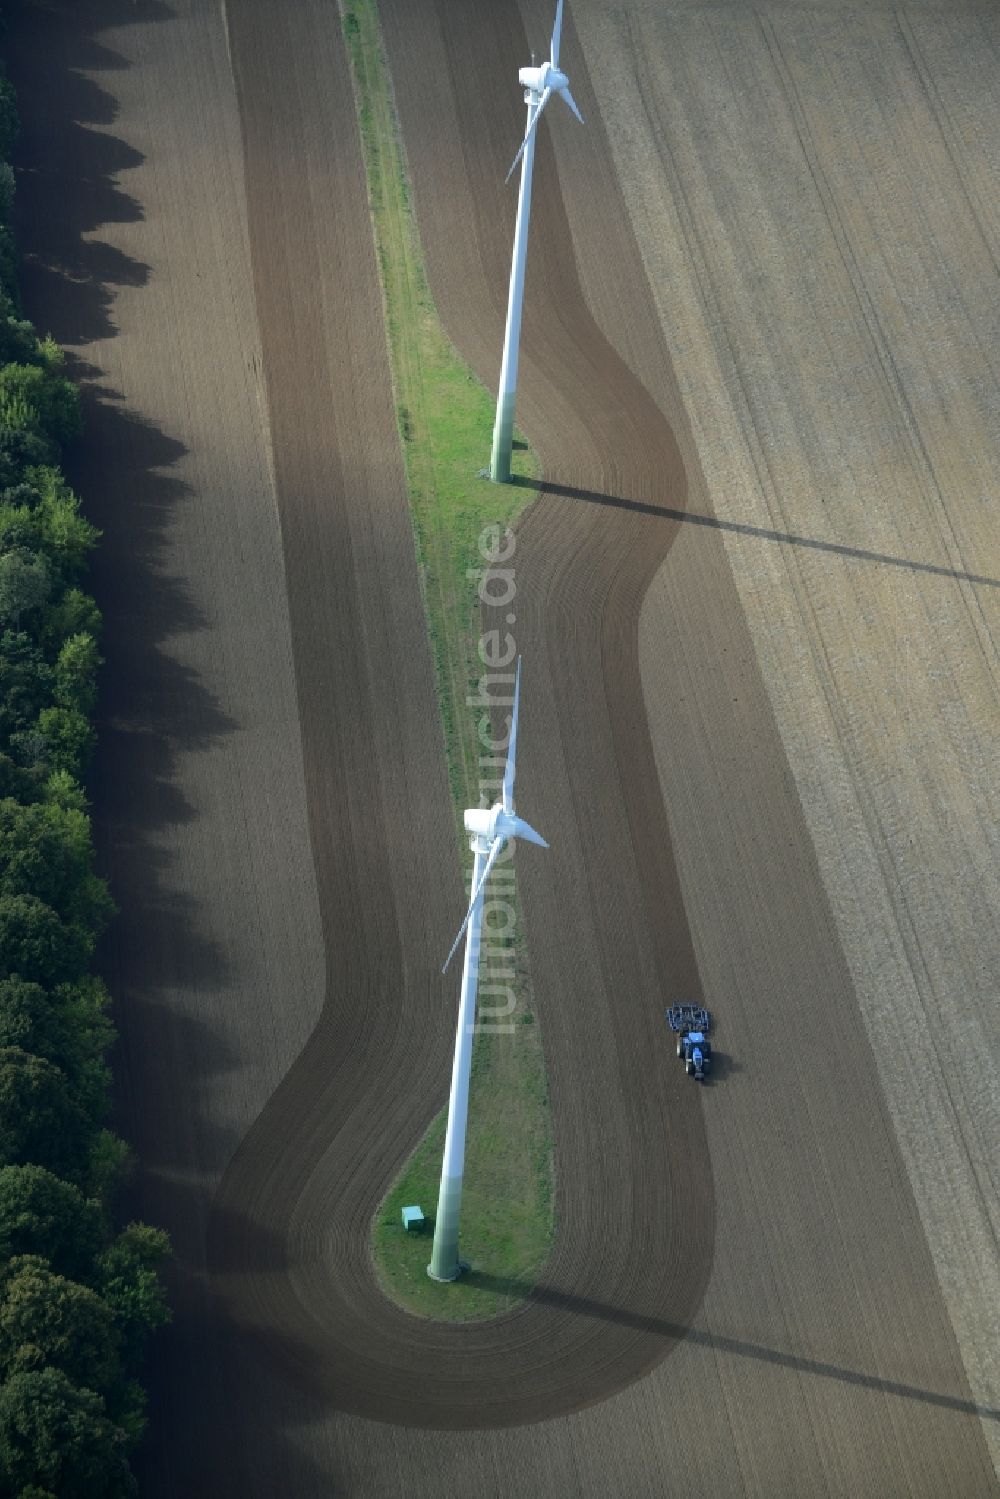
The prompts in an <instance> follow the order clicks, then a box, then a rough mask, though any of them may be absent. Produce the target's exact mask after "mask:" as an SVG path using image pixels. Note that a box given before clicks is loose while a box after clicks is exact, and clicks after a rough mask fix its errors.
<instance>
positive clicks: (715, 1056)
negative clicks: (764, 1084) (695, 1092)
mask: <svg viewBox="0 0 1000 1499" xmlns="http://www.w3.org/2000/svg"><path fill="white" fill-rule="evenodd" d="M744 1070H745V1069H744V1066H743V1063H742V1062H738V1061H737V1060H736V1058H735V1057H734V1056H732V1055H730V1053H729V1052H727V1051H718V1050H716V1048H715V1046H714V1045H713V1047H712V1067H711V1070H710V1071H709V1073H708V1075H707V1076H706V1078H705V1082H704V1083H703V1084H702V1086H703V1087H708V1088H711V1087H712V1086H713V1084H717V1083H726V1082H727V1081H728V1080H729V1078H731V1077H733V1076H735V1074H736V1073H737V1072H743V1071H744Z"/></svg>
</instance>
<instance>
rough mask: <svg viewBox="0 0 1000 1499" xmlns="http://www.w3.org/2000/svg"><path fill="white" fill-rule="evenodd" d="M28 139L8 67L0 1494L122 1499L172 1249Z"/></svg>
mask: <svg viewBox="0 0 1000 1499" xmlns="http://www.w3.org/2000/svg"><path fill="white" fill-rule="evenodd" d="M16 133H17V113H16V108H15V97H14V92H13V89H12V87H11V84H10V82H9V80H8V79H7V78H6V76H4V74H3V72H2V65H0V1495H3V1496H6V1495H10V1496H12V1499H13V1496H17V1499H118V1496H120V1495H130V1494H134V1493H135V1492H136V1487H135V1480H134V1477H133V1475H132V1472H131V1469H130V1467H129V1454H130V1452H131V1451H132V1449H133V1448H134V1446H135V1444H136V1442H137V1441H138V1440H139V1438H140V1436H141V1435H142V1432H143V1429H144V1425H145V1415H144V1409H145V1395H144V1391H143V1389H142V1387H141V1385H140V1383H139V1380H138V1377H137V1376H138V1373H139V1370H140V1367H141V1362H142V1357H143V1348H144V1345H145V1342H146V1339H147V1336H148V1334H149V1333H150V1331H151V1330H152V1329H153V1328H156V1327H157V1326H159V1325H160V1324H162V1323H164V1322H165V1321H167V1320H168V1317H169V1312H168V1309H167V1305H166V1300H165V1296H164V1292H163V1287H162V1284H161V1280H160V1275H159V1268H160V1266H161V1264H162V1262H163V1260H164V1259H165V1257H166V1254H167V1251H168V1245H167V1239H166V1236H165V1234H163V1233H162V1231H160V1230H159V1229H156V1228H151V1227H149V1226H148V1225H146V1224H143V1223H129V1224H128V1225H127V1226H126V1227H124V1228H120V1227H118V1226H116V1223H115V1216H114V1210H115V1200H116V1195H117V1192H118V1189H119V1187H120V1185H121V1184H122V1181H123V1178H124V1177H125V1175H126V1173H127V1171H128V1167H129V1151H128V1148H127V1146H126V1145H125V1144H124V1142H123V1141H122V1140H120V1139H119V1138H118V1137H117V1136H116V1135H114V1134H113V1133H112V1132H111V1131H110V1130H109V1129H108V1128H107V1127H106V1125H105V1123H104V1121H105V1119H106V1117H107V1114H108V1110H109V1104H110V1083H111V1077H110V1070H109V1067H108V1061H107V1058H108V1051H109V1048H110V1046H111V1044H112V1042H113V1040H114V1031H113V1027H112V1023H111V1020H110V1017H109V998H108V993H107V990H106V989H105V987H104V984H103V983H102V982H101V980H100V979H99V978H97V977H96V976H95V975H94V974H93V973H92V972H91V971H90V968H91V963H92V959H93V954H94V948H95V944H96V942H97V939H98V938H99V936H100V935H101V933H102V931H103V930H104V929H105V927H106V926H107V924H108V922H109V921H110V920H111V919H112V917H113V916H114V914H115V913H114V905H113V903H112V900H111V898H110V896H109V894H108V890H107V887H106V885H105V883H104V881H103V880H102V879H100V878H99V877H98V876H97V874H95V872H94V850H93V843H92V839H91V830H90V819H89V816H88V804H87V798H86V793H85V791H84V784H85V776H86V773H87V768H88V765H89V763H90V760H91V757H92V755H93V752H94V737H95V736H94V729H93V726H92V722H91V714H92V710H93V707H94V701H95V693H96V681H97V673H98V670H99V668H100V665H101V657H100V650H99V644H98V642H99V639H100V630H101V617H100V614H99V612H98V609H97V606H96V604H95V603H94V600H93V599H92V598H91V596H90V595H89V594H88V593H87V592H86V590H85V588H84V587H83V579H84V575H85V571H86V566H87V559H88V555H89V553H90V552H91V550H92V549H93V547H94V545H95V544H96V542H97V540H98V534H99V533H98V532H97V531H96V529H95V528H94V527H93V526H92V525H91V524H90V523H89V522H88V521H87V520H86V518H85V517H84V516H83V515H82V514H81V511H80V505H79V501H78V499H77V497H76V495H75V494H74V493H73V491H72V490H71V488H70V487H69V485H68V484H67V482H66V480H65V478H64V477H63V474H62V472H61V471H60V467H59V458H60V453H61V450H62V447H63V445H64V444H66V443H68V442H71V441H72V440H73V439H74V438H75V437H77V436H78V434H79V432H80V402H79V394H78V391H77V389H76V387H75V386H74V385H73V384H72V383H71V382H70V381H69V380H67V379H66V377H65V375H64V373H63V356H62V354H61V352H60V350H59V349H58V348H57V347H56V345H55V344H54V343H53V342H52V341H51V339H40V338H39V337H38V336H37V334H36V332H35V329H34V328H33V327H32V325H31V323H30V322H29V321H28V320H27V319H26V318H24V316H23V315H22V309H21V305H20V300H19V296H18V290H17V281H16V275H15V268H16V256H15V248H14V242H13V237H12V233H11V207H12V203H13V196H14V174H13V172H12V170H11V168H10V166H9V164H8V162H9V157H10V152H11V148H12V146H13V144H14V141H15V138H16Z"/></svg>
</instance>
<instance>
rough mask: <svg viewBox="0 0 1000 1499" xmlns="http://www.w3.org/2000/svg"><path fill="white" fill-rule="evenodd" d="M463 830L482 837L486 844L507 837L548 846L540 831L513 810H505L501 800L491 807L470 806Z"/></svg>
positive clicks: (502, 840)
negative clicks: (536, 830) (524, 839)
mask: <svg viewBox="0 0 1000 1499" xmlns="http://www.w3.org/2000/svg"><path fill="white" fill-rule="evenodd" d="M465 831H466V832H467V833H471V834H472V836H473V837H474V838H483V839H485V841H486V842H487V844H493V843H496V842H498V841H499V842H506V841H507V839H508V838H526V839H527V840H528V842H529V843H537V844H540V845H541V847H542V848H548V846H549V845H548V844H547V843H546V841H545V839H544V838H543V837H542V835H541V833H536V832H535V830H534V828H533V827H531V826H530V824H529V823H526V822H525V821H524V819H523V818H522V817H517V816H516V815H515V814H514V812H513V811H510V812H505V811H504V808H503V804H502V803H501V802H497V803H495V805H494V806H492V807H488V808H487V807H470V808H469V809H468V811H467V812H466V814H465Z"/></svg>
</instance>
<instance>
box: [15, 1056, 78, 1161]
mask: <svg viewBox="0 0 1000 1499" xmlns="http://www.w3.org/2000/svg"><path fill="white" fill-rule="evenodd" d="M89 1133H90V1131H89V1129H88V1127H87V1119H86V1116H85V1115H84V1113H83V1111H82V1109H81V1108H80V1106H79V1104H78V1103H77V1102H76V1101H75V1099H74V1098H73V1094H72V1090H71V1089H70V1086H69V1081H68V1079H67V1077H66V1074H65V1073H64V1072H63V1071H62V1069H61V1068H59V1067H56V1066H55V1065H54V1064H53V1063H52V1062H47V1061H45V1059H44V1057H34V1056H32V1055H31V1053H30V1052H28V1051H22V1050H21V1048H20V1047H19V1046H4V1047H2V1048H0V1165H3V1166H27V1165H39V1166H48V1167H49V1169H50V1170H51V1171H55V1172H56V1173H57V1174H58V1175H60V1176H65V1177H68V1178H69V1180H70V1181H73V1180H75V1179H77V1178H79V1177H80V1175H81V1173H82V1172H83V1170H84V1168H85V1160H84V1157H85V1153H86V1147H87V1142H88V1137H89Z"/></svg>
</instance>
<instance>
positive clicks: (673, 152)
mask: <svg viewBox="0 0 1000 1499" xmlns="http://www.w3.org/2000/svg"><path fill="white" fill-rule="evenodd" d="M577 17H578V20H577V24H578V29H579V32H580V35H581V38H582V41H583V46H584V52H585V55H586V56H587V59H588V64H589V69H590V74H591V77H592V78H593V79H594V80H595V83H596V85H597V91H598V97H599V100H600V105H601V110H602V114H603V116H604V118H605V121H606V123H607V128H608V135H609V140H610V141H611V142H612V144H613V149H614V153H615V160H616V163H617V165H618V167H619V174H620V180H621V182H622V188H623V192H624V194H625V197H626V200H627V202H628V204H629V209H630V213H631V216H632V222H633V224H634V226H635V229H636V235H637V240H638V242H639V244H640V247H641V249H642V253H643V258H644V263H645V265H646V268H647V271H648V274H649V280H650V285H651V287H652V288H653V292H654V296H655V297H656V301H657V308H658V311H659V314H660V319H661V324H662V327H663V329H664V334H665V337H666V340H667V343H668V346H669V348H670V351H671V355H672V357H673V360H674V365H675V369H676V371H677V375H678V380H679V383H680V385H681V388H682V390H683V393H684V398H685V406H686V409H687V412H688V415H689V419H690V422H691V438H690V441H691V445H692V446H691V451H692V453H695V454H696V455H697V459H698V461H699V462H700V464H701V467H702V471H703V473H704V475H705V482H706V489H707V492H708V494H709V496H710V498H711V505H712V508H713V510H714V513H715V515H716V517H717V518H718V520H719V521H720V522H721V523H722V527H723V530H722V534H723V539H724V542H725V547H726V553H727V557H728V560H729V562H730V565H731V567H732V569H733V573H734V576H735V578H736V580H737V585H738V587H739V591H740V597H741V601H742V603H743V605H744V608H745V610H746V616H747V621H748V624H749V627H750V634H751V638H752V641H753V647H754V651H755V654H756V657H757V660H758V662H759V664H760V669H761V672H762V675H763V678H764V682H765V685H766V689H767V694H768V697H769V699H770V701H771V703H772V705H773V709H774V713H775V719H776V722H777V725H778V727H779V730H780V735H781V741H782V745H783V748H784V751H785V754H786V755H787V757H788V763H789V767H790V769H791V771H792V775H793V777H794V783H795V792H796V794H797V796H798V798H799V801H800V803H801V806H802V810H803V814H804V816H805V818H806V821H807V824H808V827H809V833H810V837H811V839H812V842H813V845H814V847H815V849H816V855H817V861H818V866H819V873H820V876H821V879H822V882H823V886H824V888H825V890H826V891H827V893H828V896H829V899H830V905H831V910H832V912H833V915H834V919H835V921H836V926H837V932H838V937H839V939H840V941H841V943H842V946H843V950H844V953H845V956H846V958H847V960H848V963H849V965H850V970H851V977H852V981H853V984H854V988H855V992H856V994H857V998H858V1001H859V1007H860V1012H861V1018H862V1020H863V1022H864V1027H865V1032H866V1033H867V1037H868V1040H869V1041H870V1043H871V1052H870V1053H869V1052H867V1050H866V1049H864V1048H863V1047H859V1050H858V1065H859V1066H870V1065H874V1067H875V1068H876V1069H877V1071H878V1075H879V1078H880V1081H881V1086H882V1090H883V1093H884V1097H885V1101H886V1105H887V1107H888V1110H889V1113H890V1116H891V1119H892V1124H893V1128H894V1131H895V1134H896V1137H897V1139H898V1141H899V1145H900V1150H901V1153H902V1156H903V1159H904V1160H905V1163H906V1168H907V1172H908V1175H909V1178H910V1182H911V1184H912V1190H913V1195H914V1201H915V1203H916V1205H917V1208H918V1211H919V1214H920V1220H921V1224H922V1227H923V1230H924V1233H925V1235H926V1238H927V1243H928V1245H929V1247H930V1250H931V1254H932V1257H933V1260H934V1266H935V1271H936V1275H937V1279H938V1282H939V1284H940V1286H941V1290H942V1294H943V1296H944V1299H945V1302H946V1305H947V1307H948V1312H949V1316H950V1318H951V1321H952V1324H953V1326H954V1328H955V1332H956V1336H957V1337H958V1340H959V1346H960V1348H961V1350H962V1355H963V1359H964V1361H965V1364H966V1368H967V1371H968V1374H969V1379H970V1384H971V1387H972V1389H973V1391H974V1393H975V1396H976V1399H977V1400H978V1401H979V1402H980V1403H981V1404H982V1405H983V1406H984V1407H990V1408H992V1407H995V1406H996V1405H997V1399H998V1393H1000V1365H998V1361H997V1350H998V1348H1000V1327H998V1321H997V1307H998V1306H1000V1259H998V1255H997V1230H998V1213H1000V1191H998V1185H1000V1184H998V1181H997V1174H996V1166H997V1160H998V1158H1000V1156H998V1145H1000V1089H998V1083H997V1077H998V1068H997V1063H998V1060H1000V1033H998V1018H997V1017H998V1007H997V1000H998V985H1000V945H998V941H997V931H998V927H997V923H996V920H995V912H996V910H997V908H998V903H1000V859H998V854H1000V839H998V827H1000V820H998V811H1000V807H998V799H997V780H996V771H997V764H998V760H1000V754H998V752H1000V713H998V675H997V664H998V663H997V624H998V620H1000V546H998V544H997V521H996V516H997V510H996V504H997V496H998V495H1000V442H998V433H1000V354H998V350H1000V286H998V275H997V261H998V255H1000V219H998V213H1000V127H998V124H997V121H998V119H1000V108H998V106H1000V66H998V64H1000V27H998V25H997V18H996V13H995V12H993V13H992V14H991V13H990V12H989V11H987V10H986V9H985V8H983V7H975V8H973V7H963V6H956V7H950V8H949V9H948V10H947V12H944V11H941V10H931V9H927V8H924V7H920V6H915V7H902V8H900V9H898V10H889V9H887V8H881V7H869V8H865V9H861V8H857V9H853V10H850V11H845V10H843V9H842V8H839V7H838V8H834V7H829V8H827V7H822V6H808V7H807V6H801V7H796V6H787V5H783V6H773V7H769V6H765V7H762V8H758V9H757V10H756V11H754V12H753V13H750V12H747V11H744V10H742V9H741V8H740V7H728V6H722V7H717V6H711V7H709V6H704V7H702V6H690V7H684V8H680V9H674V8H671V9H670V10H669V11H667V10H665V9H664V8H663V7H660V6H652V5H641V4H637V5H634V6H633V5H630V6H629V7H628V8H627V9H625V8H622V7H618V8H617V9H616V8H615V7H611V8H610V9H609V8H607V7H603V6H596V5H588V4H586V3H584V4H582V5H580V6H578V7H577ZM681 565H682V558H681V554H680V550H679V549H678V551H677V552H676V553H675V554H673V555H672V558H671V564H670V566H668V567H665V568H664V569H663V570H662V571H661V573H660V574H659V575H658V577H657V580H656V582H655V584H654V586H653V588H652V589H651V590H650V594H649V596H648V598H647V600H646V603H645V606H644V610H643V617H642V651H643V669H644V683H645V686H646V694H647V704H648V707H649V711H650V715H651V720H652V722H653V723H654V724H655V725H656V727H655V729H654V737H655V741H656V745H657V752H658V759H659V764H660V769H661V775H662V778H663V783H664V794H665V798H666V802H667V805H668V808H670V809H671V811H672V813H673V816H672V819H671V821H672V826H673V827H674V830H675V835H676V836H678V841H679V844H680V846H681V847H682V848H684V847H690V848H691V849H692V850H694V849H695V848H696V846H697V845H696V840H697V839H698V837H699V830H700V831H701V832H703V829H701V828H700V821H699V819H700V814H701V811H702V809H701V808H699V807H698V805H697V803H696V801H695V799H694V793H693V790H692V787H693V786H694V785H695V784H696V780H697V777H698V776H699V774H700V768H699V766H698V765H697V764H685V763H683V760H682V759H681V757H679V756H678V753H677V750H678V736H677V735H676V733H675V731H674V726H673V716H674V709H673V704H672V696H671V693H670V692H669V691H668V690H667V689H668V685H669V684H671V683H672V681H673V679H672V676H671V665H670V664H669V663H668V661H667V657H669V656H673V654H674V651H673V643H674V642H673V637H672V636H670V635H669V634H668V633H667V631H666V630H665V629H664V625H665V623H666V622H667V618H668V615H669V602H668V600H669V595H670V593H671V590H672V588H673V587H674V584H675V578H674V576H673V575H672V572H671V567H680V566H681ZM706 664H707V663H706ZM682 821H686V822H687V823H688V835H687V837H685V836H684V835H683V834H682V833H680V832H679V830H678V824H679V823H680V822H682ZM774 853H775V851H773V850H772V851H771V854H772V858H773V856H774ZM682 862H683V858H682ZM697 865H698V859H697V857H696V855H695V854H694V853H693V852H692V854H691V856H690V862H689V864H688V874H689V877H690V882H688V880H687V879H686V880H685V882H684V883H685V898H686V900H688V902H689V905H688V908H689V910H691V909H692V906H693V905H694V904H695V903H697V905H698V907H699V909H700V914H699V916H698V917H697V918H696V925H698V926H699V927H700V928H701V930H702V932H703V934H704V949H701V948H700V951H699V956H700V957H701V956H702V951H704V955H705V957H706V959H707V957H708V952H709V950H710V949H711V947H712V941H711V937H710V931H711V929H713V928H714V927H716V926H717V924H718V919H719V917H718V908H717V899H718V895H717V893H715V892H713V894H714V896H715V899H714V900H713V898H712V897H710V896H709V895H708V893H707V892H705V891H704V890H703V889H702V890H701V891H699V885H700V883H701V882H700V880H699V876H698V872H697ZM772 867H773V866H772ZM758 877H759V878H765V879H766V878H767V872H766V869H764V868H761V869H760V870H759V871H758ZM716 972H717V974H718V980H717V982H718V986H719V992H720V995H722V996H724V995H725V992H726V981H727V975H726V971H725V968H724V966H723V965H722V964H721V963H720V964H719V965H718V967H717V969H716ZM703 977H706V981H707V975H705V970H704V969H703ZM709 987H710V988H711V987H712V986H711V985H709ZM723 1004H724V1000H723ZM757 1024H758V1026H759V1027H760V1028H761V1030H762V1032H763V1038H764V1040H765V1043H766V1041H767V1031H768V1024H769V1017H768V1015H767V1013H765V1014H763V1015H762V1016H760V1017H759V1018H758V1021H757ZM859 1039H860V1038H859ZM779 1044H780V1043H779ZM775 1066H776V1070H777V1073H778V1076H779V1077H780V1076H781V1074H783V1073H784V1072H785V1070H786V1069H787V1068H791V1069H794V1068H795V1066H796V1062H795V1058H794V1057H792V1056H789V1057H785V1058H783V1059H782V1060H781V1061H776V1063H775ZM848 1106H849V1105H848V1101H847V1100H845V1108H847V1107H848ZM865 1167H866V1163H865V1161H864V1159H863V1158H862V1159H860V1160H859V1162H858V1168H859V1170H861V1171H864V1170H865ZM710 1302H711V1293H710V1296H709V1303H710ZM984 1430H985V1431H986V1433H987V1435H988V1437H989V1439H990V1442H991V1448H992V1451H993V1454H994V1460H995V1461H996V1459H997V1457H998V1456H1000V1446H998V1444H997V1425H996V1421H995V1419H987V1420H986V1421H985V1422H984Z"/></svg>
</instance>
